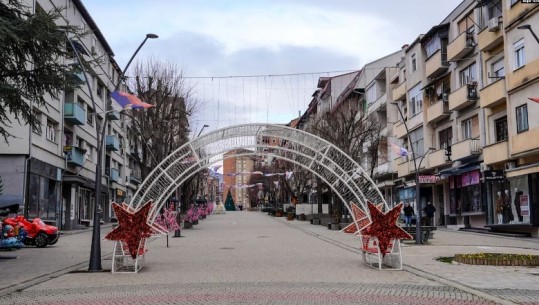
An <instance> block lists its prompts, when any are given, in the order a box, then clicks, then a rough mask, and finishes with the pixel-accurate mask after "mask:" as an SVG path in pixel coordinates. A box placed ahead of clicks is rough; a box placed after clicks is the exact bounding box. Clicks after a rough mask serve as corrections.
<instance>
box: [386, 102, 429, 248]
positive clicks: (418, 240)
mask: <svg viewBox="0 0 539 305" xmlns="http://www.w3.org/2000/svg"><path fill="white" fill-rule="evenodd" d="M392 104H394V105H395V106H397V109H398V110H399V115H400V117H401V119H402V123H403V124H404V128H406V134H407V135H408V143H410V149H411V151H412V156H413V158H414V170H415V200H416V206H417V217H416V222H415V227H416V229H415V243H416V244H418V245H420V244H422V243H423V242H422V240H421V196H420V192H421V188H420V186H419V168H420V167H421V162H423V159H425V156H427V153H428V152H429V151H430V150H431V149H432V148H429V149H428V150H427V151H426V152H425V154H424V155H423V156H422V157H421V159H420V160H419V163H418V162H417V158H416V154H415V152H414V145H413V144H412V138H411V136H410V130H408V124H406V120H405V118H404V114H403V113H402V110H401V107H400V106H399V105H398V103H392Z"/></svg>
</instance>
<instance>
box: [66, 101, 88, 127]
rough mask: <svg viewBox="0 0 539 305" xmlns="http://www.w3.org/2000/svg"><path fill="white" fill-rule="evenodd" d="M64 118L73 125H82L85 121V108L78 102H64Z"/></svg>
mask: <svg viewBox="0 0 539 305" xmlns="http://www.w3.org/2000/svg"><path fill="white" fill-rule="evenodd" d="M64 120H65V121H67V122H69V123H71V124H73V125H84V124H85V123H86V110H84V108H82V106H81V105H79V104H76V103H65V104H64Z"/></svg>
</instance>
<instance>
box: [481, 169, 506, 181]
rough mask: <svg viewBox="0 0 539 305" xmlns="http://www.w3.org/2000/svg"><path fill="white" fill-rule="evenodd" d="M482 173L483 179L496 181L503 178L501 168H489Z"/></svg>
mask: <svg viewBox="0 0 539 305" xmlns="http://www.w3.org/2000/svg"><path fill="white" fill-rule="evenodd" d="M483 175H484V176H485V181H497V180H504V179H505V175H504V174H503V170H489V171H485V172H484V173H483Z"/></svg>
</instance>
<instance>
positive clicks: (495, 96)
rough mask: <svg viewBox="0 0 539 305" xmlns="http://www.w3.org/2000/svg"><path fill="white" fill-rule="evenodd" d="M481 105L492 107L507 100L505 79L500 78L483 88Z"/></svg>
mask: <svg viewBox="0 0 539 305" xmlns="http://www.w3.org/2000/svg"><path fill="white" fill-rule="evenodd" d="M480 92H481V101H480V104H481V107H483V108H490V107H494V106H497V105H499V104H501V103H503V102H505V101H506V97H505V95H506V94H507V91H505V81H504V80H503V79H501V78H500V79H498V80H496V81H495V82H493V83H492V84H489V85H488V86H486V87H484V88H483V89H481V91H480Z"/></svg>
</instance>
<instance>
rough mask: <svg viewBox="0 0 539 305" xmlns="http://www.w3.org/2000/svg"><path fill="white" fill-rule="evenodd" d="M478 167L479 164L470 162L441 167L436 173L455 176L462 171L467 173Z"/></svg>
mask: <svg viewBox="0 0 539 305" xmlns="http://www.w3.org/2000/svg"><path fill="white" fill-rule="evenodd" d="M480 167H481V166H480V165H479V164H473V163H472V164H466V165H461V166H459V167H451V168H446V169H442V170H441V171H440V172H439V173H438V174H439V175H447V176H456V175H460V174H462V173H467V172H471V171H473V170H477V169H479V168H480Z"/></svg>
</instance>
